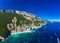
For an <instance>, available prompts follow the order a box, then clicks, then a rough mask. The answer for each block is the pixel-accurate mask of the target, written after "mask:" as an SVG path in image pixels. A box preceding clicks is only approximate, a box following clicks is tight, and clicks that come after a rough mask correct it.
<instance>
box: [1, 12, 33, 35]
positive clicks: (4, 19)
mask: <svg viewBox="0 0 60 43" xmlns="http://www.w3.org/2000/svg"><path fill="white" fill-rule="evenodd" d="M13 17H16V18H17V20H18V21H17V25H23V24H24V22H25V21H26V22H25V24H27V25H29V24H31V23H32V21H30V20H27V19H25V18H24V17H23V16H21V15H18V14H16V13H6V12H0V36H4V35H5V33H6V32H7V28H6V26H7V24H8V23H11V21H12V18H13ZM20 21H23V22H22V23H21V24H20Z"/></svg>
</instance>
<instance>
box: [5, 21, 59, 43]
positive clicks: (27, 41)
mask: <svg viewBox="0 0 60 43" xmlns="http://www.w3.org/2000/svg"><path fill="white" fill-rule="evenodd" d="M5 43H60V22H49V23H47V24H46V25H44V26H42V27H41V28H39V29H36V30H33V31H32V32H24V33H19V34H15V35H11V36H10V37H9V39H8V40H7V41H6V42H5Z"/></svg>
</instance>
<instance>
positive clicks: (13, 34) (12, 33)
mask: <svg viewBox="0 0 60 43" xmlns="http://www.w3.org/2000/svg"><path fill="white" fill-rule="evenodd" d="M46 24H47V22H45V24H43V25H41V26H38V27H32V29H39V28H41V27H42V26H44V25H46ZM25 32H29V33H30V32H33V31H32V30H27V31H23V32H16V33H12V34H11V35H14V34H19V33H25Z"/></svg>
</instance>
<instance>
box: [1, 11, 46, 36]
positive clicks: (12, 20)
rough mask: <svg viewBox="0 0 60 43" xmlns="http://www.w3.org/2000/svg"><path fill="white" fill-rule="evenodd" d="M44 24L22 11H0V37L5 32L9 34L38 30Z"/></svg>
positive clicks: (32, 15) (44, 22)
mask: <svg viewBox="0 0 60 43" xmlns="http://www.w3.org/2000/svg"><path fill="white" fill-rule="evenodd" d="M44 24H46V21H43V20H41V19H39V18H38V17H36V16H35V15H34V14H31V13H27V12H24V11H18V10H16V11H13V10H0V36H3V37H4V35H5V34H6V33H7V31H11V33H15V32H22V31H27V30H30V27H32V28H39V27H41V26H43V25H44Z"/></svg>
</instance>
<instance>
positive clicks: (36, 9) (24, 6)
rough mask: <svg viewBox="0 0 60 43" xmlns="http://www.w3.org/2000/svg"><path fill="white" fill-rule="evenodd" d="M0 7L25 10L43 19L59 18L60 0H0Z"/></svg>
mask: <svg viewBox="0 0 60 43" xmlns="http://www.w3.org/2000/svg"><path fill="white" fill-rule="evenodd" d="M0 9H11V10H21V11H26V12H30V13H33V14H35V15H36V16H38V17H40V18H41V19H44V20H60V0H0Z"/></svg>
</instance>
